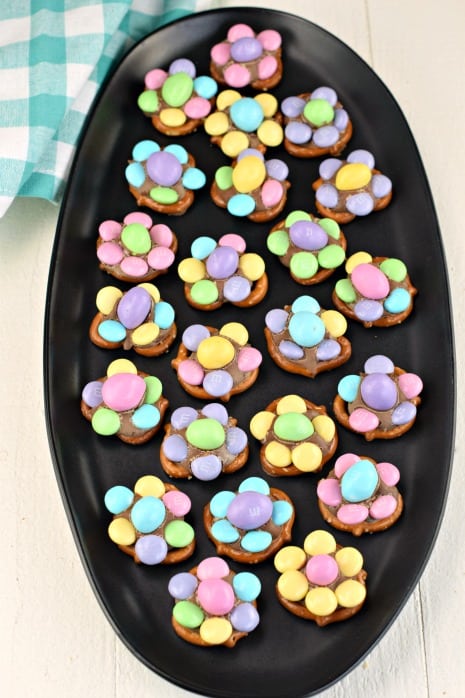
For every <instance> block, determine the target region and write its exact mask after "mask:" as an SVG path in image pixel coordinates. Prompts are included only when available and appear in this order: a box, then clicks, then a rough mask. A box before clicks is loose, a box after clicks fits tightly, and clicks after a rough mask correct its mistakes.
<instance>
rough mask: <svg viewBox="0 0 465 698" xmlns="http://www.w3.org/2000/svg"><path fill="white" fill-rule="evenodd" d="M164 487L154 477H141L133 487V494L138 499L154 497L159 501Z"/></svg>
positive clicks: (157, 478)
mask: <svg viewBox="0 0 465 698" xmlns="http://www.w3.org/2000/svg"><path fill="white" fill-rule="evenodd" d="M165 491H166V490H165V485H164V484H163V482H162V481H161V480H160V478H159V477H156V476H155V475H143V476H142V477H140V478H139V479H138V480H137V482H136V484H135V485H134V492H135V493H136V494H138V495H139V497H156V498H157V499H161V497H163V495H164V494H165Z"/></svg>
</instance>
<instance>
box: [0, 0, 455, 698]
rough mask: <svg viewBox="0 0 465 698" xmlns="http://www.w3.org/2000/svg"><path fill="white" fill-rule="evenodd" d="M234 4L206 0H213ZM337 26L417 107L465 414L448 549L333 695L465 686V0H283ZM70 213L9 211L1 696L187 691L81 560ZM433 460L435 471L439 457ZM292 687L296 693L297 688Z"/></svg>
mask: <svg viewBox="0 0 465 698" xmlns="http://www.w3.org/2000/svg"><path fill="white" fill-rule="evenodd" d="M235 4H237V3H233V2H208V1H205V2H199V3H198V7H199V9H206V8H209V7H218V6H222V7H231V6H234V5H235ZM241 4H242V5H254V6H263V7H268V8H272V9H285V10H286V11H289V12H292V13H294V14H297V15H301V16H303V17H306V18H307V19H310V20H312V21H313V22H315V23H316V24H319V25H320V26H322V27H324V28H326V29H328V30H329V31H330V32H332V33H333V34H335V35H336V36H338V37H339V38H340V39H342V40H343V41H344V42H345V43H347V44H348V45H349V46H351V47H352V48H353V49H354V50H355V51H356V52H357V53H358V54H359V55H360V56H361V57H362V58H364V59H365V60H366V61H367V62H368V63H369V64H370V65H371V66H372V67H373V68H374V70H375V71H376V72H377V74H378V75H379V76H380V78H381V79H382V80H383V81H384V82H385V83H386V85H387V86H388V87H389V88H390V90H391V92H392V93H393V95H394V97H395V98H396V100H397V101H398V103H399V104H400V106H401V108H402V110H403V111H404V113H405V115H406V118H407V120H408V122H409V124H410V127H411V129H412V131H413V134H414V136H415V139H416V142H417V144H418V147H419V150H420V153H421V155H422V158H423V162H424V165H425V168H426V172H427V175H428V178H429V181H430V185H431V188H432V192H433V197H434V199H435V204H436V208H437V213H438V217H439V222H440V226H441V230H442V236H443V241H444V246H445V251H446V257H447V261H448V268H449V274H450V285H451V294H452V299H453V306H454V315H455V338H456V352H457V357H458V362H457V363H458V367H457V373H458V390H457V393H458V396H459V414H458V418H457V441H456V451H455V464H454V469H453V474H452V481H451V486H450V494H449V498H448V503H447V507H446V512H445V516H444V520H443V524H442V527H441V529H440V533H439V537H438V539H437V542H436V545H435V548H434V551H433V554H432V556H431V558H430V561H429V563H428V565H427V568H426V571H425V573H424V574H423V576H422V578H421V581H420V583H419V585H418V586H417V588H416V589H415V590H414V592H413V594H412V596H411V597H410V600H409V601H408V603H407V604H406V606H405V607H404V609H403V611H402V613H401V615H400V616H399V618H398V619H397V620H396V622H395V623H394V625H393V626H392V627H391V629H390V630H389V631H388V632H387V634H386V635H385V636H384V638H383V639H382V640H381V642H380V643H379V644H378V645H377V646H376V647H375V648H374V649H373V651H372V652H371V654H370V655H369V656H368V657H367V658H366V659H365V661H363V662H362V663H361V664H360V665H359V666H358V667H357V668H356V669H354V670H353V671H352V672H351V673H350V674H349V675H348V676H347V677H345V678H344V679H343V680H342V681H340V682H339V683H338V684H337V685H335V686H333V687H332V688H330V689H327V690H326V691H325V692H324V693H322V694H321V695H322V696H324V698H340V697H342V696H350V698H358V697H359V696H370V698H398V697H403V696H411V697H412V698H441V697H442V696H447V698H461V697H463V696H464V695H465V661H464V657H465V640H464V637H465V633H464V629H463V625H464V616H465V601H464V599H465V554H464V549H465V547H464V543H463V541H464V539H465V517H464V516H463V513H462V506H463V505H462V501H463V492H464V489H465V475H464V472H465V469H464V467H463V459H464V446H463V439H464V436H465V429H464V417H463V411H462V410H460V406H461V405H460V397H461V389H463V386H464V385H465V384H464V382H463V368H462V365H461V363H460V357H462V356H463V355H464V354H463V351H464V343H465V324H464V318H465V302H464V291H465V283H464V281H463V274H464V265H465V242H464V240H465V236H464V234H463V229H464V225H463V222H462V217H463V208H464V203H463V202H464V194H463V188H464V186H465V178H464V176H463V167H464V162H465V137H464V128H463V125H464V113H465V90H464V88H465V81H464V79H463V76H464V74H465V58H464V57H465V50H464V48H463V34H464V30H465V5H464V4H463V2H462V0H442V1H441V2H435V3H433V2H432V1H430V0H426V1H425V0H424V1H423V2H420V0H330V1H329V2H328V1H327V0H325V1H323V0H287V2H285V3H284V2H280V1H279V0H267V1H266V2H259V1H258V0H256V1H255V2H242V3H241ZM57 215H58V210H57V208H56V207H54V206H52V205H51V204H48V203H47V202H43V201H37V200H24V199H23V200H17V201H16V202H15V203H14V204H13V206H12V208H11V209H10V210H9V212H8V213H7V215H6V216H5V218H4V219H3V220H2V221H0V245H1V253H0V279H1V284H2V294H1V297H0V303H1V311H2V312H1V318H2V328H3V329H2V340H1V346H0V356H1V366H2V370H1V376H2V382H3V385H4V387H3V389H2V391H1V392H2V402H3V410H2V420H1V433H0V437H1V438H0V492H1V495H2V496H3V499H4V506H3V510H2V516H1V525H0V530H1V531H2V532H3V533H2V534H1V541H2V563H1V573H0V580H1V583H0V628H1V629H0V695H1V696H5V697H6V696H8V697H9V698H12V697H13V698H42V697H46V698H58V697H60V698H61V697H62V696H66V698H84V697H85V698H128V697H129V698H149V697H150V698H153V697H154V696H163V697H166V698H183V697H186V696H189V695H192V694H190V693H188V692H187V691H184V690H182V689H180V688H178V687H175V686H174V685H172V684H171V683H168V682H166V681H165V680H164V679H162V678H160V677H159V676H157V675H156V674H154V673H152V672H151V671H150V670H148V669H147V668H145V666H143V665H142V664H141V663H140V662H139V661H138V660H137V659H135V658H134V657H133V655H132V654H131V653H130V652H129V651H128V650H127V649H126V648H125V647H124V646H123V645H122V643H121V642H120V641H119V640H118V639H117V637H116V636H115V634H114V632H113V630H112V629H111V627H110V625H109V623H108V622H107V620H106V619H105V617H104V615H103V613H102V611H101V609H100V607H99V604H98V602H97V600H96V598H95V597H94V595H93V592H92V590H91V588H90V585H89V583H88V581H87V578H86V575H85V572H84V569H83V567H82V566H81V563H80V560H79V557H78V553H77V550H76V548H75V545H74V542H73V540H72V536H71V532H70V529H69V526H68V523H67V519H66V516H65V511H64V508H63V505H62V502H61V498H60V495H59V492H58V488H57V485H56V481H55V477H54V473H53V468H52V463H51V457H50V453H49V448H48V442H47V437H46V431H45V419H44V406H43V395H42V375H43V373H42V331H43V316H44V306H45V293H46V283H47V274H48V267H49V262H50V253H51V248H52V242H53V237H54V230H55V225H56V220H57ZM432 466H433V464H430V469H431V470H432V469H433V467H432ZM290 698H291V697H290Z"/></svg>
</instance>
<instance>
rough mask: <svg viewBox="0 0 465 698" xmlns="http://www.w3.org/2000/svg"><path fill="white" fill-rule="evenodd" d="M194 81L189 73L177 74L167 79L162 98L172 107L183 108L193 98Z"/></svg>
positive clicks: (162, 89)
mask: <svg viewBox="0 0 465 698" xmlns="http://www.w3.org/2000/svg"><path fill="white" fill-rule="evenodd" d="M193 90H194V81H193V80H192V78H191V77H190V76H189V75H188V74H187V73H175V74H174V75H170V76H169V77H168V78H166V80H165V82H164V83H163V87H162V88H161V96H162V97H163V99H164V100H165V102H166V103H167V104H168V106H170V107H182V105H183V104H185V103H186V102H187V100H188V99H189V98H190V97H191V95H192V92H193Z"/></svg>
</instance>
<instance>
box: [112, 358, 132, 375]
mask: <svg viewBox="0 0 465 698" xmlns="http://www.w3.org/2000/svg"><path fill="white" fill-rule="evenodd" d="M116 373H134V374H136V373H137V367H136V366H135V364H133V363H132V361H129V359H115V360H114V361H112V362H111V364H109V365H108V368H107V376H108V377H110V376H114V375H115V374H116Z"/></svg>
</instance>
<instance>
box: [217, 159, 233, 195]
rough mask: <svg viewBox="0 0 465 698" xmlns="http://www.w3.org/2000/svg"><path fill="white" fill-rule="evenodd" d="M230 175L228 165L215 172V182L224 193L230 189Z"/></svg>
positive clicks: (231, 171)
mask: <svg viewBox="0 0 465 698" xmlns="http://www.w3.org/2000/svg"><path fill="white" fill-rule="evenodd" d="M232 174H233V168H232V167H230V166H229V165H223V167H220V168H218V169H217V170H216V172H215V182H216V185H217V186H218V187H219V189H221V190H222V191H224V190H225V189H229V188H230V187H232V185H233V181H232Z"/></svg>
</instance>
